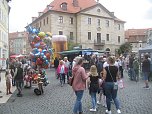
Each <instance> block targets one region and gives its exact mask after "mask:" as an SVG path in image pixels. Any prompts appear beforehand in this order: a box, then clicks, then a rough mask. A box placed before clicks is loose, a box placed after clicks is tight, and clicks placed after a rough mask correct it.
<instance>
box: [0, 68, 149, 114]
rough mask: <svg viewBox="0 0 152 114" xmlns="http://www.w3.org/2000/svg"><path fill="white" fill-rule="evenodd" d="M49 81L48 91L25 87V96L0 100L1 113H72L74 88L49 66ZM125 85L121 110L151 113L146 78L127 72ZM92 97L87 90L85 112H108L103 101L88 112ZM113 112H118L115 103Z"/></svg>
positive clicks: (85, 113) (133, 113) (121, 97)
mask: <svg viewBox="0 0 152 114" xmlns="http://www.w3.org/2000/svg"><path fill="white" fill-rule="evenodd" d="M47 74H48V77H49V80H50V84H49V85H48V86H46V87H45V90H44V91H45V93H44V95H41V96H36V95H35V94H34V92H33V89H34V88H32V89H24V90H23V91H24V92H23V94H24V96H23V97H22V98H18V97H16V93H14V94H13V95H12V97H10V99H9V100H8V102H7V103H5V104H0V114H72V108H73V104H74V101H75V95H74V92H73V91H72V88H71V87H70V86H69V85H68V84H65V85H64V86H63V87H60V84H59V80H57V79H56V78H55V76H54V75H55V73H54V70H53V69H52V70H51V71H50V70H47ZM124 83H125V89H122V90H119V93H118V98H119V100H120V102H121V111H122V114H152V88H151V89H149V90H145V89H143V88H142V87H143V86H144V82H143V81H140V82H138V83H136V82H132V81H130V80H129V79H128V77H127V76H125V79H124ZM150 86H151V87H152V84H150ZM90 107H91V100H90V96H89V94H88V90H86V91H85V93H84V96H83V111H84V114H105V108H104V107H102V106H101V105H100V106H99V108H98V111H97V112H94V113H92V112H89V109H90ZM112 112H113V114H116V110H115V107H114V105H112Z"/></svg>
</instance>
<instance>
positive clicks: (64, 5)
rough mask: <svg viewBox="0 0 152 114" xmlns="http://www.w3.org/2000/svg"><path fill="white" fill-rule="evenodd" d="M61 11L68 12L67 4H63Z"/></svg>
mask: <svg viewBox="0 0 152 114" xmlns="http://www.w3.org/2000/svg"><path fill="white" fill-rule="evenodd" d="M61 9H62V10H65V11H66V10H67V3H66V2H63V3H62V4H61Z"/></svg>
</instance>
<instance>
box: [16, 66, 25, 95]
mask: <svg viewBox="0 0 152 114" xmlns="http://www.w3.org/2000/svg"><path fill="white" fill-rule="evenodd" d="M14 76H15V77H14V79H15V81H16V88H17V90H18V94H17V96H18V97H22V87H23V78H24V76H23V68H21V64H18V67H17V68H16V69H15V74H14Z"/></svg>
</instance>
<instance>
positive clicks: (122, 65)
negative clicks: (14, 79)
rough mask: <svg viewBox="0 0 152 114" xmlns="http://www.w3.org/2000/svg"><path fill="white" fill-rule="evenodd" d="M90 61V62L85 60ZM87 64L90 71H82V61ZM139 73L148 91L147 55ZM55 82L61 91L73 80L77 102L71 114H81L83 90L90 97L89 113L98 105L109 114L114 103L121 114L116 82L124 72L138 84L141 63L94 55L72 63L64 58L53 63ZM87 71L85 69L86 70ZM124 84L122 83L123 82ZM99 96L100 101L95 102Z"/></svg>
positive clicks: (95, 109) (131, 58) (148, 62)
mask: <svg viewBox="0 0 152 114" xmlns="http://www.w3.org/2000/svg"><path fill="white" fill-rule="evenodd" d="M88 58H90V60H89V59H88ZM86 59H87V60H88V61H89V69H86V68H85V67H84V64H83V63H84V61H86ZM141 64H142V67H141V69H142V70H141V71H142V73H143V77H144V80H145V86H144V88H146V89H148V88H149V85H148V77H149V74H150V59H149V56H148V55H147V54H146V55H145V56H144V58H143V60H142V63H141ZM54 66H55V68H56V71H57V73H56V76H57V79H58V78H59V79H60V83H61V87H63V84H65V82H66V81H65V80H66V79H67V83H68V80H69V77H70V78H73V82H72V88H73V90H74V92H75V95H76V101H75V104H74V108H73V113H74V114H82V113H83V110H82V102H81V100H82V97H83V93H84V90H85V89H86V88H88V90H89V94H90V96H91V104H92V107H91V108H90V111H91V112H96V111H97V107H98V105H100V104H101V103H102V104H103V106H104V107H107V110H106V113H107V114H111V113H112V112H111V101H112V100H113V101H114V104H115V106H116V110H117V113H118V114H120V113H121V111H120V103H119V100H118V99H117V91H118V84H119V83H118V82H119V81H120V80H121V81H122V79H123V78H124V70H125V71H126V72H128V76H129V77H130V79H131V80H132V81H139V71H140V63H139V59H138V58H137V57H136V56H133V55H129V56H127V57H124V56H120V57H115V56H108V57H103V56H100V57H97V56H96V55H91V56H90V57H88V56H86V55H85V56H83V57H80V56H78V57H76V58H74V59H73V61H68V58H67V57H64V58H63V60H62V59H60V60H58V59H57V58H56V59H55V61H54ZM87 68H88V67H87ZM122 83H123V82H122ZM97 93H99V99H97Z"/></svg>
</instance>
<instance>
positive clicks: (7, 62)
mask: <svg viewBox="0 0 152 114" xmlns="http://www.w3.org/2000/svg"><path fill="white" fill-rule="evenodd" d="M6 68H7V69H8V68H9V60H8V58H7V59H6Z"/></svg>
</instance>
